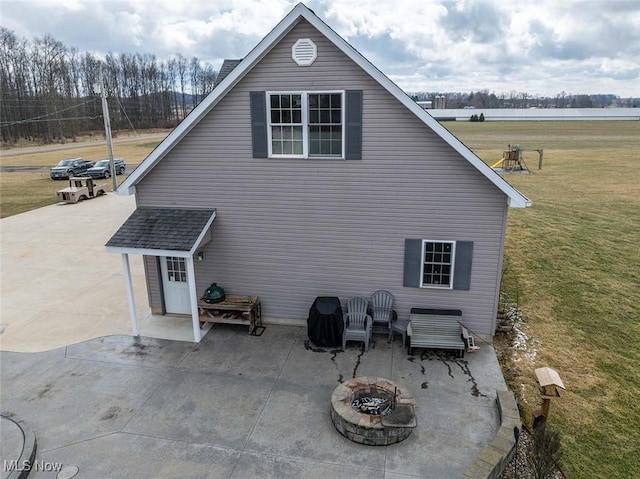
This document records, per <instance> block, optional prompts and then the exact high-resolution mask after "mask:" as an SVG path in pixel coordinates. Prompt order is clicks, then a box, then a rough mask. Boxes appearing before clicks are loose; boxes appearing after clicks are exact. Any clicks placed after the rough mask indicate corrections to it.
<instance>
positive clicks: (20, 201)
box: [0, 138, 160, 218]
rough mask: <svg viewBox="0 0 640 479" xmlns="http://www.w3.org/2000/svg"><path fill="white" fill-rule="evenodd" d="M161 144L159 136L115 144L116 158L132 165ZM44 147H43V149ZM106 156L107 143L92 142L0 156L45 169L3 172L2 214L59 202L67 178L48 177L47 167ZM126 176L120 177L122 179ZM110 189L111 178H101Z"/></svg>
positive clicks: (9, 161) (3, 162) (14, 163)
mask: <svg viewBox="0 0 640 479" xmlns="http://www.w3.org/2000/svg"><path fill="white" fill-rule="evenodd" d="M158 143H160V140H159V139H151V140H150V139H149V138H145V139H141V140H138V141H135V142H132V143H116V144H114V148H113V149H114V151H113V154H114V156H115V157H120V158H124V159H125V161H126V163H127V166H128V167H129V168H130V167H132V166H134V165H136V164H139V163H140V162H141V161H142V160H143V159H144V158H145V157H146V156H147V155H148V154H149V153H150V152H151V151H152V150H153V149H154V148H155V147H156V145H158ZM43 149H44V148H43ZM106 156H107V147H106V146H105V145H89V146H83V147H81V148H73V149H63V150H57V151H43V152H39V153H31V154H25V155H9V156H3V157H1V158H0V164H1V165H2V166H31V167H36V166H40V167H43V168H47V169H46V170H44V171H12V172H2V173H0V217H2V218H5V217H7V216H12V215H16V214H19V213H23V212H25V211H29V210H32V209H34V208H40V207H42V206H46V205H51V204H54V203H56V201H57V199H56V191H58V190H59V189H62V188H64V187H65V186H67V182H66V181H54V180H52V179H51V178H49V170H48V168H49V167H51V166H53V165H55V164H56V163H57V162H58V161H60V160H62V159H64V158H71V157H81V158H84V159H86V160H94V161H95V160H99V159H102V158H105V157H106ZM122 179H123V177H122V176H119V177H118V182H119V183H121V182H122ZM102 182H103V183H105V184H107V190H108V191H111V189H112V187H111V184H112V182H111V179H108V180H102Z"/></svg>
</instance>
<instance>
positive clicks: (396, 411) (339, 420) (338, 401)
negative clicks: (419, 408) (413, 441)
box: [331, 376, 416, 446]
mask: <svg viewBox="0 0 640 479" xmlns="http://www.w3.org/2000/svg"><path fill="white" fill-rule="evenodd" d="M415 404H416V401H415V399H413V396H411V394H409V392H408V391H406V390H404V389H401V388H400V387H399V386H398V385H397V384H395V383H393V382H391V381H389V380H388V379H384V378H378V377H372V376H365V377H359V378H354V379H349V380H347V381H345V382H343V383H342V384H340V385H339V386H338V387H337V388H335V389H334V391H333V394H332V395H331V420H332V421H333V425H334V426H335V428H336V430H337V431H338V432H339V433H340V434H342V435H343V436H344V437H346V438H347V439H350V440H352V441H354V442H357V443H360V444H365V445H370V446H387V445H389V444H395V443H397V442H400V441H403V440H404V439H406V438H407V437H409V435H410V434H411V432H412V431H413V429H414V428H415V427H416V418H415V410H414V408H415ZM356 408H358V409H356Z"/></svg>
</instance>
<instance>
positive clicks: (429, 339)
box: [409, 308, 466, 358]
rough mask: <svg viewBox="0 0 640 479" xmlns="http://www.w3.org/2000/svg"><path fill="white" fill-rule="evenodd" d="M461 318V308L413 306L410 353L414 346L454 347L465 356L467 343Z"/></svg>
mask: <svg viewBox="0 0 640 479" xmlns="http://www.w3.org/2000/svg"><path fill="white" fill-rule="evenodd" d="M461 319H462V311H460V310H459V309H422V308H411V314H410V315H409V321H410V326H411V336H410V337H409V354H411V353H412V352H413V348H432V349H454V350H457V351H458V357H460V358H463V357H464V350H465V346H466V345H465V342H464V341H463V340H462V326H461V325H460V323H459V321H460V320H461Z"/></svg>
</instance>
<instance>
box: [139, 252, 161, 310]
mask: <svg viewBox="0 0 640 479" xmlns="http://www.w3.org/2000/svg"><path fill="white" fill-rule="evenodd" d="M142 262H143V264H144V274H145V276H146V278H147V294H148V298H149V306H151V307H152V308H154V310H155V311H161V310H162V297H161V295H162V292H161V290H160V289H161V288H160V272H159V271H158V260H157V257H156V256H143V257H142Z"/></svg>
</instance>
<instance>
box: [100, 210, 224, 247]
mask: <svg viewBox="0 0 640 479" xmlns="http://www.w3.org/2000/svg"><path fill="white" fill-rule="evenodd" d="M215 217H216V210H215V208H152V207H139V208H137V209H136V210H135V211H134V212H133V213H131V216H129V218H127V220H126V221H125V222H124V223H123V224H122V226H120V228H119V229H118V231H116V232H115V234H114V235H113V236H112V237H111V239H109V241H107V244H106V245H105V246H106V247H107V251H109V252H112V253H137V254H152V255H160V256H168V255H174V256H184V254H180V253H190V254H192V253H193V252H194V251H195V248H197V247H198V245H199V244H200V241H201V240H202V238H203V237H204V234H205V233H206V232H207V230H208V229H209V227H210V226H211V224H212V223H213V220H214V219H215Z"/></svg>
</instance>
